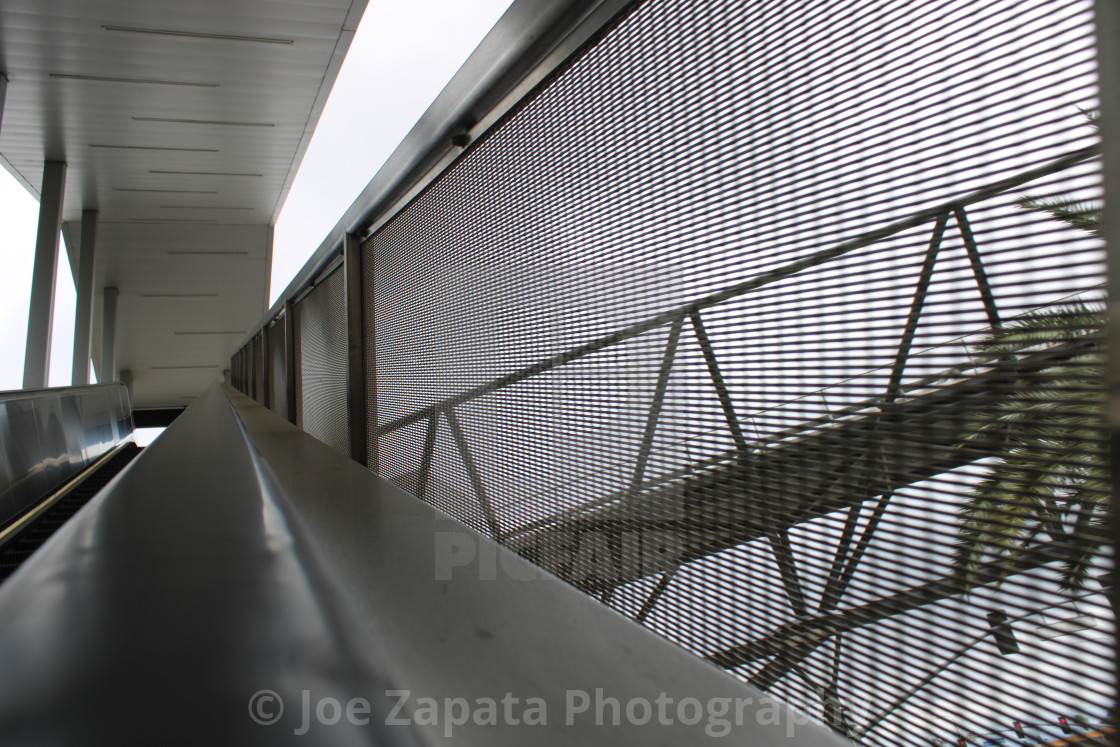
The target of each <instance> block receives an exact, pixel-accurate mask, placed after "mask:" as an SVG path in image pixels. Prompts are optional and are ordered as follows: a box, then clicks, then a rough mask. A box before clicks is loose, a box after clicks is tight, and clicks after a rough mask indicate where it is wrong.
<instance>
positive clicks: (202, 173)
mask: <svg viewBox="0 0 1120 747" xmlns="http://www.w3.org/2000/svg"><path fill="white" fill-rule="evenodd" d="M148 173H149V174H180V175H188V176H258V177H259V176H264V174H244V173H241V172H235V171H163V170H160V169H149V170H148Z"/></svg>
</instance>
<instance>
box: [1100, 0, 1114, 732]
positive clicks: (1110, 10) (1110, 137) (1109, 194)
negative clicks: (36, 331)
mask: <svg viewBox="0 0 1120 747" xmlns="http://www.w3.org/2000/svg"><path fill="white" fill-rule="evenodd" d="M1094 6H1095V8H1094V9H1095V11H1096V13H1095V15H1096V27H1097V71H1098V75H1099V76H1100V93H1099V96H1100V99H1101V116H1100V128H1101V160H1102V161H1103V173H1104V214H1103V216H1102V218H1103V220H1102V225H1103V228H1104V240H1105V252H1106V255H1105V258H1106V262H1107V278H1106V282H1105V295H1106V297H1108V298H1111V299H1115V298H1116V296H1115V293H1116V289H1117V288H1120V220H1118V219H1117V216H1118V215H1120V213H1118V212H1117V208H1116V205H1117V202H1116V201H1117V200H1118V199H1120V90H1118V88H1117V86H1120V48H1118V47H1117V41H1118V40H1120V7H1117V3H1116V2H1115V0H1097V1H1096V3H1095V4H1094ZM1116 308H1117V306H1116V304H1114V303H1110V304H1109V305H1108V306H1107V309H1108V312H1107V313H1108V318H1107V320H1106V326H1105V340H1104V350H1105V351H1106V356H1107V358H1106V360H1105V369H1104V381H1103V384H1104V391H1105V392H1106V395H1105V396H1106V397H1107V398H1108V399H1107V402H1106V404H1105V407H1104V408H1103V412H1104V418H1105V426H1106V428H1107V429H1108V431H1107V433H1108V450H1109V457H1108V459H1109V466H1110V468H1111V474H1112V475H1113V479H1112V480H1111V481H1110V483H1111V484H1110V486H1109V490H1110V495H1111V498H1112V500H1111V516H1110V517H1109V519H1108V522H1107V523H1108V526H1109V527H1110V532H1111V535H1112V536H1111V541H1112V547H1113V551H1114V552H1115V551H1116V549H1118V548H1120V521H1116V518H1115V517H1116V512H1117V506H1120V480H1117V479H1115V475H1117V474H1118V472H1117V468H1118V467H1120V344H1117V343H1118V342H1120V316H1118V315H1117V312H1116ZM1109 601H1110V602H1111V603H1112V608H1113V609H1114V610H1115V609H1117V608H1118V607H1120V584H1111V585H1110V589H1109ZM1113 647H1114V648H1113V655H1114V661H1115V660H1116V658H1120V639H1117V638H1114V642H1113ZM1114 695H1115V693H1114ZM1113 703H1114V704H1115V703H1117V700H1116V699H1115V697H1114V698H1113ZM1116 718H1120V707H1118V706H1117V705H1113V706H1112V719H1113V721H1114V722H1115V719H1116Z"/></svg>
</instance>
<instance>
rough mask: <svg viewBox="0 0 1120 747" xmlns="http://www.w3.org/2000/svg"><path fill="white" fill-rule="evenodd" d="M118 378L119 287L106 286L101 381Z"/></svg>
mask: <svg viewBox="0 0 1120 747" xmlns="http://www.w3.org/2000/svg"><path fill="white" fill-rule="evenodd" d="M116 380H117V289H116V288H106V289H105V291H104V300H103V303H102V306H101V383H102V384H108V383H109V382H111V381H116Z"/></svg>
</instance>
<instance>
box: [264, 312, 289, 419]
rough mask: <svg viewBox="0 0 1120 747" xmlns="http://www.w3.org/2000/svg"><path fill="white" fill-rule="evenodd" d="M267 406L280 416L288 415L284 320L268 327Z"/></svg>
mask: <svg viewBox="0 0 1120 747" xmlns="http://www.w3.org/2000/svg"><path fill="white" fill-rule="evenodd" d="M265 334H266V335H267V336H268V361H269V363H268V366H269V370H268V376H269V379H268V406H269V407H270V408H272V409H273V410H275V411H276V413H277V414H278V415H280V416H281V417H285V418H286V417H287V416H288V399H287V396H286V392H287V389H288V381H287V379H288V374H287V367H286V366H285V360H286V359H285V353H286V351H285V349H284V322H283V320H281V321H280V322H278V323H276V324H273V325H272V326H271V327H268V329H267V331H266V333H265Z"/></svg>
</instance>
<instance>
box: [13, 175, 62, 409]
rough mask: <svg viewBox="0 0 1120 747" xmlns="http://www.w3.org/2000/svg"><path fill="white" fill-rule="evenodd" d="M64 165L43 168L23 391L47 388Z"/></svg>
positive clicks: (60, 228) (28, 317)
mask: <svg viewBox="0 0 1120 747" xmlns="http://www.w3.org/2000/svg"><path fill="white" fill-rule="evenodd" d="M65 188H66V164H65V163H63V162H61V161H47V162H46V163H44V164H43V188H42V189H41V190H40V196H39V232H38V235H37V236H36V238H35V269H34V270H33V271H32V273H31V308H30V310H29V311H28V315H27V348H26V349H25V351H24V355H23V388H24V389H42V388H45V387H46V386H47V374H48V373H49V371H50V363H51V319H52V316H53V315H54V276H55V270H56V269H57V266H58V238H59V231H61V230H62V196H63V192H65Z"/></svg>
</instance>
